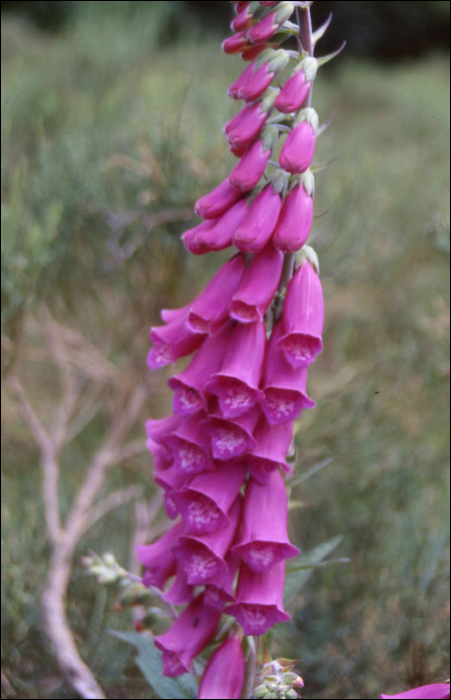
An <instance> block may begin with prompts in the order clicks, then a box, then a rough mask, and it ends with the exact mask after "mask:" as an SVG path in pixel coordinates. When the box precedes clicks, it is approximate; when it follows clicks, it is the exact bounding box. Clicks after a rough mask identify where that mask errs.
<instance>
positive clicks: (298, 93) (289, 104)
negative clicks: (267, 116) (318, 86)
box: [274, 56, 318, 114]
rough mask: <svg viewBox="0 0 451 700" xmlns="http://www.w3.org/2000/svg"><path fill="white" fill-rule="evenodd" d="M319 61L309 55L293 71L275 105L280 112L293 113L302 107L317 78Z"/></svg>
mask: <svg viewBox="0 0 451 700" xmlns="http://www.w3.org/2000/svg"><path fill="white" fill-rule="evenodd" d="M317 70H318V61H317V60H316V58H312V57H311V56H307V57H306V58H304V59H303V60H302V61H301V62H300V63H299V64H298V65H297V66H296V68H295V70H294V71H293V72H292V74H291V76H290V77H289V78H288V80H287V82H286V83H285V85H284V86H283V88H282V89H281V91H280V93H279V94H278V95H277V98H276V101H275V103H274V106H275V108H276V109H278V110H279V112H284V113H285V114H291V113H292V112H297V111H298V110H300V109H301V107H302V105H303V104H304V102H305V100H306V99H307V97H308V95H309V93H310V90H311V87H312V83H313V81H314V80H315V78H316V73H317Z"/></svg>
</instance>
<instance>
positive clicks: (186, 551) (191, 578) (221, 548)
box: [173, 497, 241, 586]
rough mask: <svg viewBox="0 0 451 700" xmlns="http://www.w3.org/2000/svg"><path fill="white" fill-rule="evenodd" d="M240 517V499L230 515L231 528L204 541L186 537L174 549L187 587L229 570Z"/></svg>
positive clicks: (205, 536)
mask: <svg viewBox="0 0 451 700" xmlns="http://www.w3.org/2000/svg"><path fill="white" fill-rule="evenodd" d="M240 514H241V497H238V498H237V499H236V501H235V503H234V504H233V506H232V508H231V509H230V511H229V513H228V517H229V524H228V525H227V527H225V528H221V529H219V530H216V532H213V533H211V534H208V535H203V536H202V537H194V536H190V535H183V536H182V537H180V540H179V544H178V545H177V546H176V547H174V550H173V551H174V555H175V556H176V557H177V559H178V560H180V561H182V562H183V566H184V567H185V571H186V574H187V576H188V583H189V584H190V585H194V586H201V585H202V584H204V583H208V582H209V581H210V580H211V579H214V578H215V577H216V576H218V575H219V574H221V573H225V572H226V571H227V569H228V567H227V563H226V561H225V559H224V557H225V556H226V554H227V552H228V551H229V549H230V545H231V544H232V542H233V540H234V538H235V534H236V531H237V528H238V524H239V519H240Z"/></svg>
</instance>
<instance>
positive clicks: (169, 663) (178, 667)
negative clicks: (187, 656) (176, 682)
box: [163, 651, 186, 678]
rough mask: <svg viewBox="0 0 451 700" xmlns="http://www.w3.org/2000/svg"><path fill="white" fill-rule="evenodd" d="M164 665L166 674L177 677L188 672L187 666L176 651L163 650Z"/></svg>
mask: <svg viewBox="0 0 451 700" xmlns="http://www.w3.org/2000/svg"><path fill="white" fill-rule="evenodd" d="M163 666H164V672H165V674H166V675H167V676H169V677H171V678H175V677H176V676H181V675H182V673H186V668H185V667H184V665H183V664H182V662H181V661H180V659H179V657H178V655H177V654H176V653H175V652H174V651H164V652H163Z"/></svg>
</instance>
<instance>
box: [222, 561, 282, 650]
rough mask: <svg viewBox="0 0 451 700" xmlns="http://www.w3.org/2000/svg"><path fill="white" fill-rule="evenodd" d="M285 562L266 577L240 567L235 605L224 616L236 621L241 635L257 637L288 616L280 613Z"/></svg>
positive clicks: (274, 567) (273, 568)
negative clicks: (231, 617) (233, 618)
mask: <svg viewBox="0 0 451 700" xmlns="http://www.w3.org/2000/svg"><path fill="white" fill-rule="evenodd" d="M284 583H285V562H281V563H280V564H276V565H275V566H273V567H272V569H271V570H270V571H269V572H268V573H267V574H257V573H255V572H254V571H252V570H251V569H250V568H249V567H248V566H247V564H242V565H241V569H240V575H239V578H238V587H237V591H236V600H237V602H236V604H235V605H232V606H231V607H230V608H227V614H228V615H233V616H234V617H236V619H237V620H238V622H239V623H240V625H241V626H242V628H243V630H244V634H245V635H246V636H248V635H253V634H255V635H257V636H260V635H262V634H265V633H266V632H267V631H268V630H269V629H270V628H271V627H273V625H275V624H277V623H278V622H287V621H288V620H290V618H291V616H290V615H289V614H288V613H286V612H285V611H284V609H283V588H284Z"/></svg>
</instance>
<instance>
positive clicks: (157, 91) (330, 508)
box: [2, 3, 449, 698]
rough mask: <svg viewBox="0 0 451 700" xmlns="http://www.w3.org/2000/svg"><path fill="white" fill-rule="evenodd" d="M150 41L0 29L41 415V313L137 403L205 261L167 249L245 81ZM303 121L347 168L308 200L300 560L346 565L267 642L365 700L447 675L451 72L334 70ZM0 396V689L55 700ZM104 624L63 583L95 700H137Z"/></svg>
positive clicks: (214, 172) (33, 467) (8, 266)
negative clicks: (329, 547)
mask: <svg viewBox="0 0 451 700" xmlns="http://www.w3.org/2000/svg"><path fill="white" fill-rule="evenodd" d="M154 4H159V5H168V4H169V5H170V4H171V3H154ZM85 5H94V3H85ZM117 5H118V13H119V12H120V8H119V5H120V3H117ZM154 40H155V36H154V37H153V38H152V36H151V28H150V27H149V26H144V24H143V23H142V22H139V21H136V24H135V27H134V31H133V32H130V31H128V30H127V31H125V30H124V27H123V24H122V22H121V21H119V20H118V18H116V19H115V18H114V16H112V17H111V18H110V19H108V20H105V22H102V23H100V24H99V23H98V22H97V21H96V15H95V13H94V14H92V15H90V14H89V11H87V14H86V15H85V16H84V17H83V16H82V15H80V17H79V19H78V20H77V22H75V23H74V24H73V26H71V27H70V28H67V29H66V31H65V33H64V34H61V35H55V36H53V37H49V36H46V37H45V38H44V37H43V36H42V35H40V34H39V33H36V32H35V31H34V30H33V29H32V28H31V27H29V26H27V25H25V24H22V23H20V22H18V21H13V20H7V21H5V22H4V23H3V26H2V115H3V119H2V224H3V230H2V329H3V334H4V335H3V341H2V346H3V345H4V347H5V348H6V354H7V358H8V362H7V363H6V364H7V366H8V368H9V367H10V366H11V363H13V362H14V363H16V367H17V368H18V371H20V372H21V373H23V374H24V375H25V378H26V385H27V387H28V388H29V389H30V391H31V393H32V397H33V399H34V401H35V405H38V406H43V407H44V406H46V405H47V404H48V401H49V400H52V397H53V396H54V395H55V392H54V390H55V386H54V378H53V374H54V368H53V366H52V365H51V363H50V362H49V361H48V359H47V357H46V354H45V353H46V351H45V346H43V343H42V339H40V338H39V336H38V334H37V333H36V328H35V326H36V324H39V319H40V313H41V312H40V308H41V304H42V303H45V304H46V305H47V306H48V307H49V308H50V310H51V312H52V313H53V315H54V316H55V317H56V318H57V319H58V320H59V321H60V322H61V323H64V324H65V325H66V326H68V327H70V328H73V329H76V330H77V331H79V332H80V333H82V334H83V335H84V336H85V337H87V338H89V340H90V342H91V343H92V344H93V345H94V346H95V347H98V348H99V350H101V351H102V352H105V353H106V354H107V355H108V359H110V360H111V361H112V362H113V363H114V364H115V365H117V366H118V367H119V368H120V370H121V371H122V372H124V374H126V375H127V376H130V377H132V381H135V382H139V381H143V376H144V373H145V367H144V358H145V355H146V351H147V343H148V339H147V327H148V326H149V325H150V324H151V323H157V322H158V309H159V308H160V307H161V306H163V305H164V306H171V305H178V304H182V303H183V302H184V300H186V299H187V298H190V297H192V296H193V295H194V289H196V290H197V289H200V288H201V287H202V283H203V282H204V281H205V279H206V278H208V276H209V274H210V273H211V271H212V270H213V269H216V267H217V266H218V264H219V263H218V258H219V257H220V256H213V259H210V256H208V257H207V258H201V259H194V260H191V259H189V258H188V256H186V254H185V252H184V250H183V249H182V246H181V244H180V241H179V234H180V233H181V232H182V231H183V230H184V228H186V227H188V226H190V225H191V224H192V223H193V222H194V221H195V218H194V216H192V215H191V213H190V211H192V203H193V201H194V200H195V199H196V198H197V197H198V196H199V195H201V194H204V193H205V192H207V191H208V190H209V188H211V187H212V186H214V185H215V184H217V182H218V181H219V180H220V179H222V178H223V177H225V175H226V174H227V172H228V169H229V168H230V165H231V164H232V162H233V158H232V156H230V154H227V151H226V148H225V141H224V136H223V134H222V131H221V127H222V124H223V123H224V121H225V120H226V119H227V118H229V117H230V116H231V115H232V114H233V113H234V110H235V105H233V104H232V103H231V101H230V100H228V99H227V95H226V86H227V85H228V83H229V82H231V80H232V79H233V78H234V77H235V76H236V74H237V72H238V70H239V69H240V68H241V63H240V61H239V59H238V58H227V57H225V56H223V55H222V54H221V52H220V47H219V43H218V42H217V41H214V42H213V41H210V40H204V41H202V42H196V43H193V42H192V41H191V40H190V41H188V40H186V41H184V42H180V43H179V44H177V46H174V47H172V48H171V49H170V50H169V49H168V50H165V51H160V52H159V53H156V52H155V43H154ZM315 104H316V106H317V108H318V111H319V112H320V115H321V117H322V118H323V119H324V120H326V119H327V118H328V116H329V113H330V112H331V111H332V110H335V112H336V114H337V117H336V120H335V122H334V123H333V125H332V126H331V127H330V128H329V130H328V131H327V132H326V133H325V135H324V136H323V137H322V138H321V140H320V141H321V143H320V152H319V154H318V161H319V162H324V161H327V160H330V158H331V157H333V156H334V155H335V154H336V153H337V152H339V153H341V159H340V161H339V162H338V163H337V164H336V165H335V166H334V167H333V168H332V169H331V170H329V171H326V172H325V173H321V174H319V175H318V181H317V192H318V203H317V212H318V213H321V212H323V211H326V210H327V209H329V208H330V207H331V206H332V212H331V213H330V214H328V215H327V217H321V218H318V220H317V225H316V229H317V234H316V237H315V238H314V241H313V245H314V246H315V247H316V248H317V250H318V252H319V253H320V257H321V260H322V268H323V279H324V284H325V291H326V296H327V305H328V328H327V333H326V343H325V345H326V350H325V353H324V354H323V356H322V357H321V359H320V360H319V361H318V363H317V364H316V365H315V367H314V368H313V369H312V372H311V381H310V393H311V395H312V396H314V397H315V399H317V400H318V408H317V409H316V410H315V411H311V412H308V413H306V414H305V415H304V417H303V420H302V423H301V430H300V433H299V449H300V460H299V463H300V466H299V468H300V469H301V470H302V469H308V468H309V467H311V466H312V465H313V464H315V463H317V462H318V461H320V460H322V459H325V458H328V457H333V458H334V462H333V463H332V464H331V465H329V466H328V467H327V468H325V469H324V470H323V471H322V472H321V474H318V475H317V476H316V477H315V478H313V479H312V480H310V481H309V482H308V483H307V484H306V485H303V486H302V488H299V490H298V492H297V493H296V498H298V497H299V499H300V500H302V501H304V502H305V503H307V504H308V507H305V508H304V509H303V510H301V511H298V513H297V514H296V516H295V519H294V521H293V532H292V534H293V539H294V540H295V541H296V542H297V544H299V545H301V546H302V548H303V549H304V550H309V549H313V548H314V547H315V546H316V545H318V544H319V543H320V542H322V541H325V540H327V539H330V538H331V537H333V536H335V535H336V534H337V533H338V534H343V535H344V536H345V539H344V541H343V544H342V545H341V546H340V548H339V550H337V552H338V556H349V557H351V559H352V563H351V564H350V565H343V566H342V567H341V566H339V567H331V568H330V569H325V570H324V571H321V572H315V574H314V575H313V577H312V579H311V581H310V583H309V585H308V586H307V587H306V589H305V590H304V591H303V594H302V597H300V598H299V599H298V600H297V603H296V606H295V609H294V610H293V609H292V611H293V623H292V624H290V625H289V626H286V627H285V628H283V629H284V630H285V632H284V635H285V636H284V638H283V639H282V642H281V645H282V647H283V651H284V653H285V655H287V656H289V657H291V658H296V657H298V658H302V660H303V662H302V667H301V668H302V675H303V676H304V678H305V680H306V683H307V688H306V695H307V696H308V697H316V698H326V697H327V698H343V697H347V698H361V697H377V696H378V695H379V693H380V692H381V691H382V690H383V689H384V690H387V691H391V690H398V689H399V688H400V686H401V685H403V684H404V683H405V684H407V683H412V684H413V683H414V682H416V681H419V682H423V681H431V680H440V679H444V678H447V677H448V676H449V672H448V670H447V646H448V631H449V621H448V618H449V605H448V593H447V587H448V566H449V533H448V527H447V521H448V517H449V509H448V502H447V501H448V496H449V476H448V469H447V463H448V458H449V442H448V425H449V420H448V419H449V340H448V333H449V256H448V253H447V250H448V252H449V165H448V157H449V76H448V66H447V65H446V64H445V62H444V61H443V60H442V59H441V58H436V59H434V58H430V59H428V60H425V61H422V62H421V63H415V64H412V65H408V66H404V67H401V68H396V69H393V68H391V69H390V70H384V69H381V68H375V67H373V66H370V65H366V64H361V63H359V64H358V63H352V62H346V61H342V65H341V70H340V71H338V72H333V73H329V72H327V70H325V71H324V72H323V73H320V76H319V80H318V87H315ZM155 217H156V218H155ZM159 217H160V218H159ZM161 217H162V218H161ZM165 376H166V374H165V372H163V373H162V375H161V376H160V377H158V376H156V378H155V379H153V382H154V384H153V391H152V394H151V395H150V396H149V403H148V406H147V411H148V413H149V414H151V415H153V416H159V415H164V413H165V411H167V410H168V407H169V402H170V396H169V393H168V391H167V390H166V388H165V387H164V379H165ZM2 398H3V407H2V416H3V431H2V453H3V455H4V459H3V467H2V487H3V488H2V494H3V504H4V507H3V508H2V525H3V527H2V590H3V600H4V603H3V615H2V640H3V641H2V670H3V672H4V673H5V674H6V678H7V679H8V680H9V682H10V684H11V686H12V688H13V689H14V691H15V692H16V693H17V694H18V695H19V696H20V697H24V698H39V697H41V698H52V697H58V698H63V697H67V698H69V697H71V695H70V692H71V691H70V690H68V689H67V688H64V687H63V686H61V684H60V682H59V680H58V672H57V669H56V668H55V667H54V664H53V661H52V656H51V653H50V652H49V650H48V649H47V647H46V643H45V641H44V640H43V637H42V633H41V629H40V614H39V602H38V597H39V591H40V588H41V586H42V582H43V578H44V576H45V569H46V557H47V556H48V547H47V544H46V542H45V538H44V536H43V532H44V530H43V515H42V508H41V504H40V501H39V497H37V493H38V491H39V484H40V476H39V471H38V457H37V453H36V449H35V447H34V445H33V443H32V440H31V438H30V436H29V434H28V432H27V430H26V429H25V428H24V426H23V424H22V422H21V421H20V419H19V416H18V414H17V410H16V408H15V405H14V402H13V401H12V400H11V397H10V396H9V394H8V392H7V390H6V389H4V390H3V397H2ZM43 410H44V409H43ZM144 417H145V416H143V419H144ZM104 428H105V422H104V420H103V417H102V416H100V417H99V418H98V419H96V420H95V421H93V422H92V424H90V425H89V426H88V427H87V428H86V429H85V430H84V431H83V432H82V434H81V435H80V437H79V438H78V439H77V440H76V441H75V442H74V443H73V444H71V446H70V449H69V450H67V451H66V453H65V454H64V464H65V467H66V468H67V473H66V474H65V478H64V480H63V483H62V486H61V489H62V500H63V512H65V511H66V510H67V507H68V504H69V503H70V500H71V498H72V495H73V492H74V489H75V487H76V486H77V484H78V483H79V481H80V478H81V473H82V472H83V469H84V465H85V463H86V459H87V455H88V454H89V451H90V449H91V447H92V445H95V444H96V443H97V442H98V440H99V435H100V434H101V432H102V431H103V430H104ZM139 429H140V428H139V427H137V431H139ZM135 482H138V483H142V484H144V485H146V484H148V489H149V491H150V488H151V486H150V480H149V463H148V459H147V457H146V456H143V457H142V458H137V459H136V460H134V461H133V462H132V464H131V465H130V466H129V467H128V468H125V467H121V468H118V469H117V470H116V471H115V473H114V476H113V478H112V481H111V483H110V487H111V488H114V489H116V488H121V487H123V486H128V485H129V484H130V483H135ZM133 528H134V521H133V508H132V507H131V506H122V507H120V508H119V509H117V510H116V511H113V512H112V513H110V514H109V515H107V516H106V517H105V518H104V519H103V520H101V521H99V523H97V524H96V526H95V527H94V528H93V530H92V531H91V532H90V533H88V535H87V536H86V537H85V539H84V541H83V542H82V543H81V545H80V554H81V553H83V552H85V551H86V550H87V549H88V548H89V547H92V548H93V549H95V550H97V551H99V552H103V551H107V550H110V551H114V553H115V554H116V556H117V558H118V560H119V561H120V562H121V563H123V564H125V565H127V563H128V561H129V557H130V552H129V550H130V540H131V535H132V532H133ZM113 603H114V598H113V596H112V594H109V593H108V592H107V591H105V590H104V589H98V588H96V587H95V586H93V584H92V581H91V580H89V579H86V578H85V577H84V576H83V574H82V572H81V570H80V569H77V571H76V575H75V576H74V579H73V581H72V585H71V590H70V601H69V614H70V619H71V621H72V625H73V628H74V630H75V634H76V638H77V642H78V643H79V645H80V649H81V651H82V653H83V655H84V658H86V659H89V663H90V665H91V667H92V668H93V670H94V672H95V673H96V674H97V675H98V677H99V680H100V682H101V683H102V684H103V685H104V687H106V688H107V690H108V695H109V697H112V698H113V697H134V698H138V697H148V695H147V691H146V688H145V687H144V685H143V683H142V680H141V678H140V675H139V672H138V670H137V669H136V668H135V667H134V666H133V663H132V659H131V656H130V651H129V650H128V649H127V647H126V646H125V645H123V644H121V643H120V642H119V641H118V640H116V639H114V638H113V637H111V636H110V635H109V634H108V630H109V629H111V628H114V629H121V628H122V629H130V627H131V624H132V623H131V620H130V619H129V618H127V617H125V616H124V615H122V616H121V615H119V614H118V613H117V612H114V610H113ZM4 692H6V691H4Z"/></svg>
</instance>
